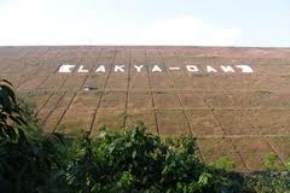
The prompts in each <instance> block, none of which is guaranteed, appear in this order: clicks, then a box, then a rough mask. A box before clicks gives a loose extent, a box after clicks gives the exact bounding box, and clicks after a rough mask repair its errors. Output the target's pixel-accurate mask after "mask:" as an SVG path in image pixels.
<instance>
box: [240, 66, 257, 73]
mask: <svg viewBox="0 0 290 193" xmlns="http://www.w3.org/2000/svg"><path fill="white" fill-rule="evenodd" d="M236 68H240V69H241V70H242V73H253V72H254V70H253V69H252V68H251V66H249V65H236Z"/></svg>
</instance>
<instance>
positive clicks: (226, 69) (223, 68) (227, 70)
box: [221, 65, 235, 72]
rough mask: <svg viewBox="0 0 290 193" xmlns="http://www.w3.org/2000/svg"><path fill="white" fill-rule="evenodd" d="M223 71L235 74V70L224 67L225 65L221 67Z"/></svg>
mask: <svg viewBox="0 0 290 193" xmlns="http://www.w3.org/2000/svg"><path fill="white" fill-rule="evenodd" d="M221 69H222V70H223V71H224V72H235V70H234V69H233V67H231V66H224V65H221Z"/></svg>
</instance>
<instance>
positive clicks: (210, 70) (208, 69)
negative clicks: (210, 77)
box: [206, 66, 217, 72]
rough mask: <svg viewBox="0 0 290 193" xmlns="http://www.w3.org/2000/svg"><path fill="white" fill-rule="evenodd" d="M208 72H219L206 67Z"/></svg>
mask: <svg viewBox="0 0 290 193" xmlns="http://www.w3.org/2000/svg"><path fill="white" fill-rule="evenodd" d="M206 70H207V72H217V70H216V69H214V68H213V67H212V66H206Z"/></svg>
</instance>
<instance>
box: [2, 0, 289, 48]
mask: <svg viewBox="0 0 290 193" xmlns="http://www.w3.org/2000/svg"><path fill="white" fill-rule="evenodd" d="M0 26H1V29H0V45H47V44H49V45H54V44H56V45H60V44H70V45H79V44H90V45H98V44H107V45H108V44H109V45H110V44H126V45H140V44H144V45H160V44H161V45H216V46H267V47H271V46H274V47H290V1H289V0H239V1H238V0H159V1H157V0H155V1H154V0H122V1H121V0H119V1H117V0H104V1H99V0H95V1H93V0H0Z"/></svg>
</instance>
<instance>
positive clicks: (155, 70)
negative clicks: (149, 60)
mask: <svg viewBox="0 0 290 193" xmlns="http://www.w3.org/2000/svg"><path fill="white" fill-rule="evenodd" d="M152 72H162V70H161V68H160V67H159V66H158V65H154V66H153V68H152Z"/></svg>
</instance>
